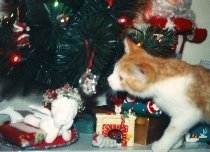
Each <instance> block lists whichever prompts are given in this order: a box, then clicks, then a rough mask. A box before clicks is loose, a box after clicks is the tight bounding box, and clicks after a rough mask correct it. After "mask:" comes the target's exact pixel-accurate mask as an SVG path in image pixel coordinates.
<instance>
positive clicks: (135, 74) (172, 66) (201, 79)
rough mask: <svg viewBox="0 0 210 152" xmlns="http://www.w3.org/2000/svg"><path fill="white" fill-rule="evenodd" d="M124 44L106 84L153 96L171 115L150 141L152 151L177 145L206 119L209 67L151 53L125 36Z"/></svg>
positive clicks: (209, 116)
mask: <svg viewBox="0 0 210 152" xmlns="http://www.w3.org/2000/svg"><path fill="white" fill-rule="evenodd" d="M124 44H125V52H126V53H125V54H124V56H123V57H122V58H121V59H120V60H119V61H118V62H117V63H116V65H115V67H114V71H113V73H112V74H111V75H110V76H109V77H108V82H109V85H110V87H111V88H112V89H113V90H118V91H127V92H128V93H130V94H132V95H135V96H137V97H141V98H142V97H143V98H148V97H149V98H153V99H154V102H155V103H156V104H157V105H158V106H159V107H160V109H161V110H162V111H164V112H165V113H166V114H168V115H169V116H170V117H171V121H170V124H169V126H168V128H167V129H166V130H165V132H164V134H163V136H162V138H161V139H160V140H159V141H156V142H154V143H153V144H152V150H153V152H167V151H169V150H170V149H171V148H172V147H178V146H180V145H181V139H182V137H183V136H184V135H185V134H186V133H187V132H188V130H189V129H190V128H191V127H193V126H194V125H195V124H197V123H198V122H200V121H204V120H207V121H209V120H210V71H209V70H207V69H204V68H202V67H199V66H196V65H190V64H188V63H186V62H184V61H180V60H177V59H175V58H161V57H154V56H151V55H149V54H148V53H146V52H145V51H144V50H143V49H142V48H140V47H138V46H137V45H136V44H135V43H134V42H132V41H131V40H130V39H129V38H125V41H124ZM209 122H210V121H209Z"/></svg>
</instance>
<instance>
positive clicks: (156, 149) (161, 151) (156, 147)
mask: <svg viewBox="0 0 210 152" xmlns="http://www.w3.org/2000/svg"><path fill="white" fill-rule="evenodd" d="M152 151H153V152H168V151H169V150H168V149H167V148H166V147H165V146H164V144H162V143H160V142H158V141H156V142H154V143H153V144H152Z"/></svg>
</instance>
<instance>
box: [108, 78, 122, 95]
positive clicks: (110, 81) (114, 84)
mask: <svg viewBox="0 0 210 152" xmlns="http://www.w3.org/2000/svg"><path fill="white" fill-rule="evenodd" d="M107 80H108V84H109V86H110V87H111V89H112V90H114V91H122V87H121V86H120V83H119V82H118V80H117V79H116V78H115V77H114V76H113V75H110V76H109V77H108V79H107Z"/></svg>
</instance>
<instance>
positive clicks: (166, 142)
mask: <svg viewBox="0 0 210 152" xmlns="http://www.w3.org/2000/svg"><path fill="white" fill-rule="evenodd" d="M196 113H197V114H196ZM199 120H200V113H199V112H194V113H192V112H185V113H182V115H178V116H176V117H172V118H171V122H170V124H169V126H168V127H167V129H166V130H165V132H164V134H163V136H162V137H161V139H160V140H159V141H156V142H154V143H153V144H152V151H153V152H168V151H169V150H170V149H171V148H172V147H173V146H175V145H176V143H178V141H179V140H180V139H181V138H182V137H183V136H184V134H186V133H187V132H188V130H189V129H190V128H191V127H193V126H194V125H195V124H196V123H198V122H199Z"/></svg>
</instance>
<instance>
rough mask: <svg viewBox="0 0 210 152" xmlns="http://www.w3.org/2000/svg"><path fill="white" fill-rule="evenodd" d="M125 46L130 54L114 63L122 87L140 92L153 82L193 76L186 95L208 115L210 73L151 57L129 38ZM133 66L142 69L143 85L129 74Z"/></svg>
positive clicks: (173, 61)
mask: <svg viewBox="0 0 210 152" xmlns="http://www.w3.org/2000/svg"><path fill="white" fill-rule="evenodd" d="M127 43H128V45H129V52H128V53H126V54H125V55H124V56H123V57H122V58H121V59H120V60H119V62H118V63H117V65H118V66H119V68H120V70H121V74H122V75H123V77H124V78H123V79H124V81H125V83H124V84H123V86H124V87H125V88H130V89H132V90H134V91H142V90H143V89H145V88H147V87H148V86H149V85H150V84H153V83H154V82H158V81H163V80H165V79H168V78H170V77H174V76H183V75H192V76H193V79H194V81H193V83H192V84H191V85H190V86H189V87H188V92H187V93H188V96H189V97H190V98H191V101H192V104H196V105H197V106H198V108H200V109H202V111H203V113H204V114H205V115H207V116H208V117H209V116H210V70H207V69H205V68H203V67H200V66H197V65H190V64H188V63H186V62H184V61H180V60H177V59H175V58H161V57H154V56H151V55H149V54H148V53H146V51H144V50H143V49H142V48H140V47H138V46H137V45H136V44H135V43H134V42H132V41H131V40H130V39H129V38H127ZM133 65H137V66H139V68H141V69H143V70H145V72H146V81H145V82H144V83H139V80H138V79H136V78H135V77H136V76H135V75H132V73H131V72H130V71H131V69H132V66H133ZM131 84H132V85H131ZM171 89H173V86H172V88H171ZM193 102H194V103H193Z"/></svg>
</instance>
